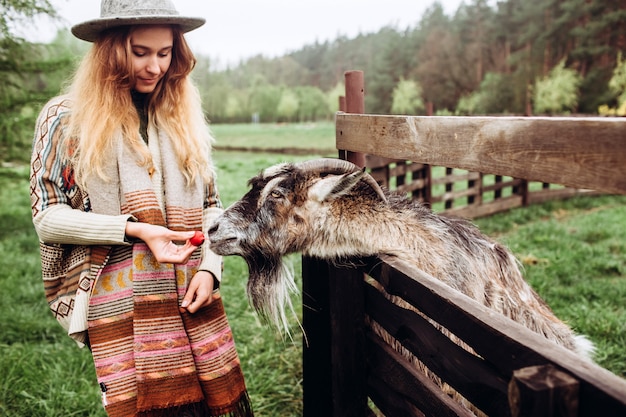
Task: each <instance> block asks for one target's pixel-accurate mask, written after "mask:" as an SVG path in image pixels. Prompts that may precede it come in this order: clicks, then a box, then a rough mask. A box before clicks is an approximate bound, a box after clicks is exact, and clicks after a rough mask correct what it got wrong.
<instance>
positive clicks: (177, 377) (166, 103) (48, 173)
mask: <svg viewBox="0 0 626 417" xmlns="http://www.w3.org/2000/svg"><path fill="white" fill-rule="evenodd" d="M203 23H204V19H201V18H190V17H183V16H180V15H179V14H178V12H177V11H176V9H175V8H174V6H173V4H172V3H171V2H170V1H169V0H152V1H150V0H140V1H131V0H103V1H102V4H101V16H100V18H98V19H94V20H90V21H87V22H84V23H81V24H78V25H76V26H74V27H73V28H72V33H74V35H75V36H77V37H78V38H80V39H83V40H86V41H89V42H93V46H92V48H91V50H90V52H89V53H87V55H86V56H85V57H84V59H83V60H82V62H81V64H80V66H79V67H78V70H77V72H76V74H75V76H74V78H73V81H72V83H71V85H70V87H69V89H68V91H67V93H66V94H64V95H62V96H59V97H56V98H54V99H52V100H51V101H50V102H49V103H47V104H46V106H45V107H44V109H43V110H42V112H41V114H40V116H39V119H38V121H37V126H36V132H35V138H34V144H33V157H32V163H31V198H32V212H33V223H34V225H35V229H36V231H37V233H38V235H39V239H40V242H41V261H42V273H43V280H44V286H45V291H46V297H47V299H48V302H49V305H50V308H51V310H52V312H53V314H54V316H55V317H56V319H57V320H58V321H59V322H60V323H61V325H62V326H63V327H64V328H65V329H66V330H67V332H68V334H69V335H70V336H71V337H72V338H74V339H75V340H76V341H77V342H78V343H79V345H87V346H88V347H89V348H90V350H91V352H92V355H93V358H94V364H95V368H96V373H97V377H98V382H99V384H100V388H101V390H102V399H103V404H104V406H105V409H106V411H107V413H108V414H109V415H110V416H120V417H121V416H177V415H180V416H188V415H189V416H193V415H197V416H223V415H224V416H225V415H228V416H251V415H252V411H251V407H250V404H249V400H248V395H247V392H246V387H245V383H244V379H243V374H242V372H241V368H240V364H239V359H238V356H237V352H236V350H235V345H234V342H233V337H232V333H231V330H230V328H229V325H228V322H227V320H226V317H225V313H224V308H223V306H222V302H221V298H220V293H219V289H218V288H219V282H220V279H221V258H220V257H219V256H217V255H215V254H214V253H212V252H211V251H210V249H209V247H208V243H205V244H202V245H201V246H195V245H194V244H192V243H191V241H190V239H192V237H193V236H194V232H195V231H206V229H207V227H208V224H210V222H211V220H212V219H213V218H214V217H215V216H217V215H219V213H220V212H221V210H222V206H221V203H220V200H219V196H218V194H217V190H216V187H215V175H214V172H213V169H212V163H211V157H210V146H211V140H212V138H211V136H210V133H209V130H208V127H207V125H206V122H205V119H204V116H203V112H202V109H201V105H200V100H199V96H198V93H197V91H196V89H195V87H194V86H193V84H192V82H191V80H190V77H189V74H190V72H191V70H192V69H193V67H194V64H195V58H194V56H193V54H192V52H191V51H190V49H189V47H188V45H187V43H186V42H185V38H184V35H183V34H184V33H185V32H187V31H190V30H193V29H195V28H197V27H199V26H201V25H202V24H203ZM195 243H196V244H200V243H199V242H195Z"/></svg>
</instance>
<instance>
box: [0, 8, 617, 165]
mask: <svg viewBox="0 0 626 417" xmlns="http://www.w3.org/2000/svg"><path fill="white" fill-rule="evenodd" d="M38 14H46V15H49V16H52V17H54V16H55V12H54V10H53V9H52V6H51V5H50V3H49V2H48V1H47V0H19V1H18V0H7V1H3V2H2V3H0V30H1V34H0V73H1V76H2V80H3V82H2V83H0V115H2V116H1V117H0V152H1V153H0V155H2V159H3V160H4V161H16V160H17V161H22V162H23V161H24V158H28V155H29V154H30V151H29V148H30V145H31V135H32V130H33V126H34V123H35V117H36V116H37V112H38V110H39V109H40V108H41V105H42V104H43V103H44V102H45V101H46V100H48V99H49V98H50V97H52V96H54V95H56V94H58V93H59V91H60V90H61V89H62V87H63V83H64V82H65V81H67V79H68V78H69V76H70V75H71V73H72V71H73V69H74V67H75V65H76V63H77V61H78V60H79V58H80V57H81V56H82V55H83V54H84V52H85V50H86V48H87V47H88V44H86V43H85V42H81V41H79V40H77V39H75V38H73V37H72V35H71V34H70V33H69V31H67V30H63V31H60V32H59V33H58V34H57V36H56V38H55V39H54V40H53V41H52V42H50V43H47V44H41V43H31V42H27V41H26V40H24V39H21V38H19V37H17V36H16V35H15V34H14V33H13V32H14V31H12V28H15V27H19V26H20V25H28V24H32V22H33V17H34V16H36V15H38ZM624 50H626V2H625V1H621V0H620V1H615V0H504V1H497V2H496V3H495V5H493V6H490V5H489V2H487V0H471V1H467V2H465V3H462V4H461V6H460V7H459V8H458V9H457V11H456V12H455V13H454V14H453V15H446V13H445V12H444V9H443V7H442V6H441V4H439V3H434V4H433V5H432V6H431V7H430V8H429V9H427V11H426V12H425V13H424V14H423V15H422V16H421V18H420V19H419V20H418V21H416V22H415V24H414V25H413V26H409V27H407V28H406V29H403V30H400V29H398V28H396V27H393V26H386V27H383V28H381V29H380V30H378V31H377V32H372V33H362V34H359V35H358V36H356V37H354V38H348V37H345V36H339V37H337V38H336V39H335V40H333V41H326V42H323V43H313V44H309V45H305V46H303V47H302V48H301V49H299V50H296V51H293V52H290V53H288V54H286V55H284V56H280V57H276V58H266V57H264V56H262V55H259V56H255V57H252V58H249V59H246V60H243V61H241V62H240V63H239V64H237V65H236V66H232V67H227V68H225V69H224V68H218V67H217V66H214V65H212V64H213V63H212V62H211V59H210V58H208V57H204V56H198V64H197V67H196V69H195V70H194V74H193V75H194V77H195V79H196V81H197V83H198V86H199V88H200V92H201V94H202V97H203V100H204V105H205V110H206V113H207V117H208V119H209V120H211V122H212V123H247V122H250V121H259V122H303V121H316V120H332V117H333V114H334V112H335V111H336V110H337V109H338V96H340V95H341V94H342V93H343V91H344V90H343V89H344V87H343V75H344V73H345V71H348V70H362V71H364V72H365V74H366V86H365V88H366V95H365V101H366V112H368V113H380V114H416V115H419V114H429V115H430V114H434V115H450V114H462V115H477V114H490V115H497V114H526V115H529V114H566V113H582V114H587V115H589V114H602V115H624V114H625V113H626V94H625V92H626V64H624V62H623V61H622V53H623V51H624Z"/></svg>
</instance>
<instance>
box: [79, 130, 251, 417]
mask: <svg viewBox="0 0 626 417" xmlns="http://www.w3.org/2000/svg"><path fill="white" fill-rule="evenodd" d="M152 139H156V138H152V137H151V140H152ZM158 140H159V143H160V147H161V152H160V153H161V161H160V164H158V163H156V162H155V164H156V165H157V166H158V167H161V169H162V175H163V189H164V190H165V193H164V202H165V213H163V211H162V210H161V206H160V205H159V201H158V199H157V196H156V195H155V192H154V189H153V186H152V182H151V181H152V180H151V178H150V174H149V173H148V170H147V169H146V168H145V167H141V166H138V165H137V163H136V162H135V160H134V158H133V157H132V155H133V153H132V152H131V151H130V150H129V149H126V148H125V147H124V145H123V141H121V140H120V141H118V143H119V144H120V145H119V147H118V149H117V158H116V159H115V160H114V161H112V162H111V163H110V165H109V167H108V168H107V172H106V174H107V175H108V176H109V179H110V180H109V181H107V182H105V181H100V180H97V179H96V180H93V182H92V183H90V184H88V187H87V189H88V190H89V191H90V192H89V197H90V199H91V203H92V206H93V209H94V211H96V212H99V213H104V214H119V213H120V212H121V213H125V214H126V213H128V214H132V215H134V216H135V217H136V218H137V219H138V221H140V222H149V223H152V224H158V225H163V226H167V227H169V228H170V229H173V230H200V229H201V228H202V211H203V203H204V196H205V189H204V185H202V184H196V185H195V186H193V187H188V186H187V185H186V184H185V182H184V181H185V180H184V178H183V177H182V175H181V174H180V171H179V169H178V166H177V163H176V161H175V157H174V155H175V153H174V151H173V149H172V148H171V143H170V141H169V140H168V138H167V137H166V136H165V135H159V138H158ZM198 182H199V181H197V183H198ZM200 252H201V251H200V249H198V250H196V252H194V254H193V255H192V257H191V259H190V260H189V262H188V263H187V264H185V265H174V264H161V263H159V262H157V261H156V260H155V258H154V257H153V255H152V253H151V252H150V250H149V249H148V247H147V246H146V245H145V244H144V243H141V242H139V243H134V244H133V245H129V246H114V247H113V248H112V250H111V253H110V255H109V261H108V262H107V264H106V266H105V267H104V268H103V269H102V271H101V273H100V275H99V277H98V279H97V280H96V282H95V284H94V287H93V291H92V296H91V298H90V301H89V316H88V323H89V330H88V333H89V344H90V347H91V350H92V354H93V358H94V363H95V366H96V373H97V376H98V382H99V383H100V387H101V389H102V392H103V403H104V405H105V408H106V411H107V413H108V414H109V416H111V417H118V416H119V417H121V416H145V417H147V416H151V417H160V416H176V415H181V416H183V415H185V416H187V415H197V416H252V415H253V413H252V410H251V406H250V403H249V399H248V396H247V392H246V387H245V383H244V379H243V374H242V371H241V368H240V363H239V358H238V356H237V352H236V350H235V344H234V341H233V335H232V332H231V329H230V327H229V325H228V322H227V320H226V315H225V312H224V308H223V305H222V300H221V298H220V296H219V292H217V293H215V294H214V296H213V301H212V302H211V304H210V305H209V306H208V307H205V308H203V309H201V310H200V311H198V312H196V313H194V314H189V313H187V312H186V311H184V310H182V311H181V310H179V305H180V303H181V301H182V298H183V296H184V295H185V292H186V290H187V285H188V284H189V281H190V280H191V278H192V277H193V275H194V274H195V273H196V272H197V269H198V265H199V264H200V256H201V255H200Z"/></svg>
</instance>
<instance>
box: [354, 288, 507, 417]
mask: <svg viewBox="0 0 626 417" xmlns="http://www.w3.org/2000/svg"><path fill="white" fill-rule="evenodd" d="M366 312H367V314H368V315H369V316H370V317H371V319H372V320H374V321H375V322H376V323H378V324H379V325H380V326H382V327H383V328H384V329H385V331H386V332H387V333H388V334H389V335H390V336H391V337H393V338H394V339H395V340H396V341H397V342H398V343H401V344H402V346H403V347H404V348H406V349H407V350H408V351H410V352H411V353H412V354H413V355H414V356H415V357H416V358H419V359H420V361H421V362H422V363H423V364H424V365H426V366H427V367H428V368H429V369H430V370H431V371H432V372H433V373H435V374H436V375H438V376H439V377H440V378H441V379H442V380H444V381H446V382H447V383H448V384H449V385H450V386H451V387H453V388H454V389H455V390H456V391H457V392H460V393H461V394H462V395H463V396H464V397H465V398H467V399H468V400H469V401H470V402H471V403H473V404H474V405H475V406H477V407H478V408H480V409H481V410H482V411H484V412H485V413H486V414H487V415H493V416H507V415H509V412H508V410H509V406H508V397H507V391H508V389H507V387H508V383H509V380H510V375H503V374H501V373H498V371H497V369H495V368H494V367H492V366H491V365H490V364H489V363H488V362H486V361H485V360H484V359H482V358H479V357H477V356H476V355H474V354H472V353H470V352H468V351H466V350H465V349H463V348H461V347H460V346H458V345H457V344H455V343H454V342H452V340H450V339H449V338H448V337H447V336H445V335H444V334H443V333H441V332H440V331H439V330H438V329H436V328H435V327H434V326H433V325H432V324H431V323H429V322H428V321H427V320H426V319H424V318H423V317H421V316H420V315H418V314H417V313H416V312H414V311H411V310H408V309H405V308H401V307H398V306H397V305H395V304H393V303H391V302H390V301H389V300H387V299H385V297H383V295H382V294H381V293H380V291H378V290H377V289H375V288H374V287H372V286H366ZM374 368H375V369H376V373H377V374H382V375H384V374H386V373H387V372H391V373H394V372H396V371H393V370H392V369H391V365H388V364H387V365H385V366H380V365H379V366H375V367H374ZM413 372H419V371H418V370H417V367H413ZM390 378H391V377H390ZM398 385H399V382H398V383H395V384H394V387H398ZM420 408H421V409H424V408H423V407H420ZM424 410H426V409H424ZM434 415H437V414H436V413H435V414H434Z"/></svg>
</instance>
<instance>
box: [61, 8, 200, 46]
mask: <svg viewBox="0 0 626 417" xmlns="http://www.w3.org/2000/svg"><path fill="white" fill-rule="evenodd" d="M205 22H206V20H205V19H204V18H202V17H190V16H181V15H180V14H179V13H178V11H177V10H176V7H174V4H173V3H172V2H171V1H170V0H139V1H137V0H135V1H132V0H102V3H101V4H100V18H99V19H93V20H87V21H86V22H82V23H78V24H76V25H74V26H72V33H73V34H74V36H76V37H77V38H79V39H82V40H85V41H87V42H94V41H95V40H96V39H97V38H98V35H99V34H100V33H101V32H102V31H103V30H106V29H110V28H114V27H117V26H127V25H165V24H167V25H179V26H180V27H181V29H182V30H183V32H189V31H190V30H194V29H197V28H199V27H200V26H202V25H203V24H204V23H205Z"/></svg>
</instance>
